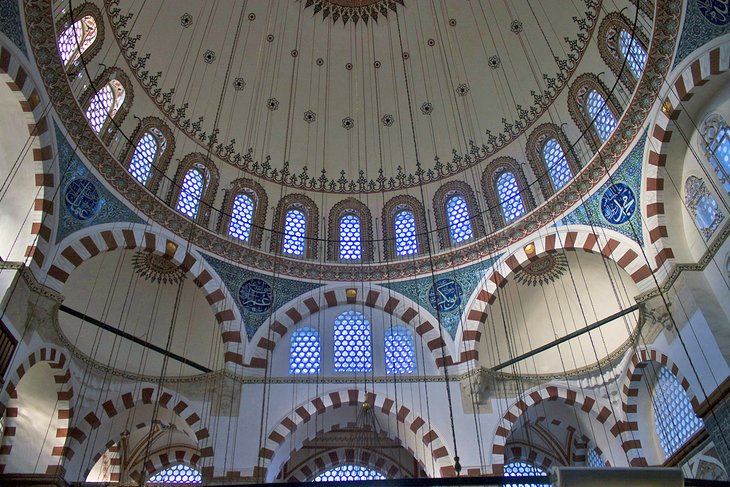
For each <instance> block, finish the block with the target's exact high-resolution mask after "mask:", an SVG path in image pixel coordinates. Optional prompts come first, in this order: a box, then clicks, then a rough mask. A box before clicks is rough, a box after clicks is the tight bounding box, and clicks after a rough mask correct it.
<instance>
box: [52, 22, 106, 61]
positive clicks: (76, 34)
mask: <svg viewBox="0 0 730 487" xmlns="http://www.w3.org/2000/svg"><path fill="white" fill-rule="evenodd" d="M96 34H97V29H96V20H94V17H92V16H90V15H87V16H85V17H84V18H83V19H80V20H77V21H76V22H74V23H73V25H71V26H70V27H68V28H67V29H66V30H64V31H63V33H62V34H61V35H60V36H59V37H58V52H59V54H60V55H61V61H62V62H63V65H64V66H68V65H70V64H72V63H74V62H75V61H76V60H77V59H78V58H79V56H80V55H81V54H83V53H84V52H85V51H86V49H88V48H89V46H90V45H91V44H93V43H94V41H95V40H96Z"/></svg>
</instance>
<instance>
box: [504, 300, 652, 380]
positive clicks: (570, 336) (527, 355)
mask: <svg viewBox="0 0 730 487" xmlns="http://www.w3.org/2000/svg"><path fill="white" fill-rule="evenodd" d="M639 308H641V305H640V304H635V305H633V306H630V307H628V308H626V309H623V310H621V311H619V312H618V313H614V314H612V315H611V316H607V317H606V318H603V319H602V320H598V321H596V322H595V323H593V324H592V325H588V326H586V327H585V328H583V329H581V330H576V331H574V332H573V333H568V334H567V335H565V336H564V337H561V338H558V339H557V340H553V341H552V342H550V343H546V344H545V345H543V346H541V347H537V348H536V349H534V350H530V351H529V352H527V353H523V354H522V355H519V356H517V357H515V358H513V359H510V360H507V361H506V362H502V363H501V364H499V365H497V366H496V367H493V368H492V370H501V369H504V368H505V367H509V366H510V365H513V364H516V363H517V362H520V361H522V360H525V359H526V358H530V357H532V356H533V355H537V354H538V353H540V352H544V351H545V350H547V349H549V348H552V347H555V346H558V345H560V344H561V343H565V342H567V341H568V340H572V339H573V338H575V337H579V336H581V335H583V334H585V333H588V332H590V331H593V330H595V329H596V328H599V327H601V326H603V325H605V324H606V323H609V322H611V321H613V320H615V319H616V318H621V317H622V316H625V315H627V314H629V313H633V312H634V311H637V310H638V309H639Z"/></svg>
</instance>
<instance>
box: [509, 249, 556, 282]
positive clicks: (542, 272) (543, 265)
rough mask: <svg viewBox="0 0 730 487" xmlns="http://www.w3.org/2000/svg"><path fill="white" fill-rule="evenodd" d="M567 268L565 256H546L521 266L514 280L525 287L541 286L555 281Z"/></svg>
mask: <svg viewBox="0 0 730 487" xmlns="http://www.w3.org/2000/svg"><path fill="white" fill-rule="evenodd" d="M567 268H568V259H566V258H565V254H563V253H559V254H547V255H545V256H543V257H540V258H539V259H536V260H533V261H532V262H530V263H529V264H527V265H525V266H523V267H522V268H521V269H520V270H519V271H517V273H516V274H515V279H516V280H517V282H519V283H520V284H525V285H527V286H542V285H544V284H547V283H549V282H554V281H556V280H557V279H558V278H560V276H562V275H563V274H564V273H565V270H566V269H567Z"/></svg>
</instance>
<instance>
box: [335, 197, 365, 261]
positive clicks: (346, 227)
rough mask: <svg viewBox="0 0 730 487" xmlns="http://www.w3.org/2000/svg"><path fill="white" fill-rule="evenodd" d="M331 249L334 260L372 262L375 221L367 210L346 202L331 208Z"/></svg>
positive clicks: (350, 199) (348, 201)
mask: <svg viewBox="0 0 730 487" xmlns="http://www.w3.org/2000/svg"><path fill="white" fill-rule="evenodd" d="M328 249H329V250H328V258H329V259H331V260H340V261H352V260H361V261H366V262H369V261H372V260H373V232H372V220H371V216H370V210H369V209H368V207H367V206H365V205H364V204H363V203H362V202H360V201H358V200H356V199H355V198H347V199H344V200H342V201H340V202H339V203H337V204H336V205H335V206H333V207H332V210H330V215H329V242H328Z"/></svg>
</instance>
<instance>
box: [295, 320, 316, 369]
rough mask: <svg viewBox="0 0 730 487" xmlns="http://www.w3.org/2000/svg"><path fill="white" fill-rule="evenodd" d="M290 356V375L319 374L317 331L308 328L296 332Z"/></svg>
mask: <svg viewBox="0 0 730 487" xmlns="http://www.w3.org/2000/svg"><path fill="white" fill-rule="evenodd" d="M289 355H290V356H289V373H290V374H294V375H300V374H317V373H319V360H320V345H319V333H318V332H317V330H315V329H314V328H311V327H308V326H305V327H302V328H298V329H296V330H294V332H292V335H291V349H290V354H289Z"/></svg>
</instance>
